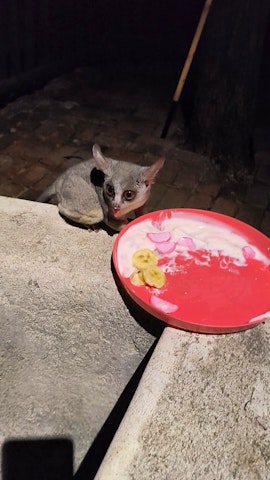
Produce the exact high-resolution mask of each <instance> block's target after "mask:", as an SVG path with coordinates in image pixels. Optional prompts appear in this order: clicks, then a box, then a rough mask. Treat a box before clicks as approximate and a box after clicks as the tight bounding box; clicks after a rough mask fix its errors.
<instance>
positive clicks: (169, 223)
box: [117, 212, 270, 278]
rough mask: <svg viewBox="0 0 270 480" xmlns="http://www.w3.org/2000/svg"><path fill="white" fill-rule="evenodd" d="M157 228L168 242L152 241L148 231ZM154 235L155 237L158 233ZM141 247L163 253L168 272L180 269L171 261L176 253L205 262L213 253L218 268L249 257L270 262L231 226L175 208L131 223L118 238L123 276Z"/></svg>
mask: <svg viewBox="0 0 270 480" xmlns="http://www.w3.org/2000/svg"><path fill="white" fill-rule="evenodd" d="M160 232H167V233H169V234H170V236H168V235H167V237H169V238H168V241H167V243H168V245H166V244H165V243H166V242H164V245H161V243H159V242H157V243H155V241H153V239H154V238H155V236H154V235H153V236H152V240H151V238H149V236H148V235H147V234H149V233H150V234H157V233H160ZM150 237H151V235H150ZM156 237H157V239H158V235H157V236H156ZM161 238H162V236H161ZM164 238H165V237H164ZM141 248H149V249H150V250H154V251H156V253H157V254H158V256H159V257H160V258H164V257H166V258H167V259H168V262H167V267H166V265H164V266H163V269H164V271H165V272H167V273H169V272H170V273H172V272H174V271H176V270H175V269H176V268H178V269H179V265H178V266H176V263H175V262H174V260H175V258H176V257H177V256H178V257H179V256H181V257H182V258H183V259H185V260H188V259H193V261H195V262H198V263H199V264H201V265H205V266H209V265H210V261H211V258H212V257H220V267H221V268H227V265H230V267H231V266H232V265H235V266H238V267H239V266H245V265H246V264H247V262H248V260H249V259H255V260H258V261H260V262H262V263H263V264H265V265H269V264H270V259H269V258H267V257H266V255H264V254H263V253H262V252H261V251H260V250H259V249H258V248H257V247H255V246H254V245H251V244H249V242H248V240H247V239H245V238H244V237H243V236H242V235H240V234H238V233H237V232H236V231H235V230H233V229H232V228H231V227H229V226H228V227H227V226H226V225H224V223H222V222H219V221H216V220H213V219H206V218H205V217H203V216H201V215H199V214H197V215H195V216H194V215H190V216H189V215H188V214H187V215H185V216H183V215H181V214H180V215H179V214H177V212H175V213H173V214H172V215H171V216H170V218H166V217H164V218H163V219H161V220H160V221H158V222H157V221H156V222H153V221H152V220H149V219H147V220H143V221H142V222H138V223H135V224H134V225H131V226H130V227H129V228H128V229H127V230H126V231H125V233H124V234H123V235H122V236H121V238H120V239H119V243H118V248H117V263H118V268H119V272H120V274H121V275H122V276H123V277H126V278H127V277H129V276H130V275H131V274H132V272H133V271H134V267H133V266H132V262H131V258H132V255H133V253H134V252H136V251H137V250H139V249H141ZM168 252H169V253H168ZM196 252H203V255H200V256H198V255H196ZM194 254H195V255H194ZM180 268H181V267H180Z"/></svg>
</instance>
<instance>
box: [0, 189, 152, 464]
mask: <svg viewBox="0 0 270 480" xmlns="http://www.w3.org/2000/svg"><path fill="white" fill-rule="evenodd" d="M0 225H1V227H0V244H1V248H0V252H1V254H0V255H1V269H0V279H1V280H0V292H1V297H0V308H1V315H0V322H1V336H0V352H1V360H0V391H1V402H0V440H1V445H2V446H3V443H4V442H5V441H7V440H8V439H10V438H15V439H16V438H25V439H29V438H36V437H42V438H44V437H58V436H60V437H67V438H70V439H71V440H72V441H73V444H74V450H75V459H74V460H75V462H74V463H75V468H77V467H78V465H79V464H80V462H81V461H82V459H83V458H84V456H85V454H86V452H87V450H88V449H89V447H90V446H91V443H92V442H93V440H94V438H95V436H96V435H97V433H98V432H99V430H100V429H101V427H102V425H103V423H104V422H105V420H106V418H107V417H108V415H109V414H110V412H111V410H112V408H113V407H114V405H115V403H116V401H117V400H118V398H119V396H120V395H121V393H122V391H123V389H124V388H125V386H126V385H127V383H128V382H129V380H130V378H131V377H132V375H133V373H134V371H135V370H136V369H137V367H138V365H139V364H140V362H141V360H142V359H143V358H144V356H145V354H146V352H147V351H148V350H149V348H150V346H151V345H152V344H153V341H154V336H153V335H152V334H150V333H148V332H147V331H146V330H145V329H144V328H142V326H141V325H139V324H138V323H137V322H136V321H135V319H134V318H133V317H132V316H131V314H130V313H129V310H128V308H127V307H126V305H125V303H124V301H123V299H122V297H121V295H120V293H119V291H118V289H117V286H116V283H115V280H114V277H113V274H112V268H111V253H112V247H113V243H114V240H115V238H116V237H115V236H109V235H108V234H107V233H106V232H105V231H102V230H100V231H98V232H93V231H92V232H90V231H88V230H84V229H80V228H77V227H74V226H71V225H68V224H67V223H66V222H65V221H64V220H63V219H62V218H61V217H60V216H59V214H58V210H57V208H56V207H55V206H54V205H43V204H39V203H35V202H29V201H25V200H18V199H13V198H6V197H0Z"/></svg>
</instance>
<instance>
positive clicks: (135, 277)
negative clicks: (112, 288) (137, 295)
mask: <svg viewBox="0 0 270 480" xmlns="http://www.w3.org/2000/svg"><path fill="white" fill-rule="evenodd" d="M129 278H130V281H131V283H132V284H133V285H135V286H136V287H140V286H141V285H145V281H144V278H143V273H142V272H140V271H139V272H133V273H132V274H131V275H130V277H129Z"/></svg>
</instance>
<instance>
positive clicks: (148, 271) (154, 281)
mask: <svg viewBox="0 0 270 480" xmlns="http://www.w3.org/2000/svg"><path fill="white" fill-rule="evenodd" d="M142 274H143V278H144V281H145V283H146V284H147V285H149V286H150V287H156V288H162V287H163V286H164V285H165V282H166V277H165V273H164V272H163V270H161V268H159V267H157V266H155V265H151V266H150V267H147V268H145V269H144V270H143V272H142Z"/></svg>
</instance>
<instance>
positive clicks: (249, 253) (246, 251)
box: [242, 245, 256, 260]
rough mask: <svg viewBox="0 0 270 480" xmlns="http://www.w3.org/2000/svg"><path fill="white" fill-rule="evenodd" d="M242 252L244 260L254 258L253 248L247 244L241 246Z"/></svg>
mask: <svg viewBox="0 0 270 480" xmlns="http://www.w3.org/2000/svg"><path fill="white" fill-rule="evenodd" d="M242 252H243V255H244V257H245V259H246V260H250V259H252V258H254V257H255V254H256V253H255V251H254V250H253V248H252V247H250V246H249V245H246V246H245V247H243V248H242Z"/></svg>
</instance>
